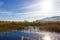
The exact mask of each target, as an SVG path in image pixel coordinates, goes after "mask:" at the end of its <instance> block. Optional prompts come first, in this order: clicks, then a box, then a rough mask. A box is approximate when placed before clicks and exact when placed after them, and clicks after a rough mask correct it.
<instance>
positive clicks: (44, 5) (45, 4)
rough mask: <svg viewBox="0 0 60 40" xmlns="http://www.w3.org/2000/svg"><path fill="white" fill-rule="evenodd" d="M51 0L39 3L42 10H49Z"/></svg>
mask: <svg viewBox="0 0 60 40" xmlns="http://www.w3.org/2000/svg"><path fill="white" fill-rule="evenodd" d="M52 2H53V1H52V0H43V1H42V3H41V7H42V11H47V12H49V11H50V10H52Z"/></svg>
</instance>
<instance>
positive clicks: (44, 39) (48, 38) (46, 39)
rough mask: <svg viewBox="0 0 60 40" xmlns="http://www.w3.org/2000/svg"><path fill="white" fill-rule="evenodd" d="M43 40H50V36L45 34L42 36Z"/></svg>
mask: <svg viewBox="0 0 60 40" xmlns="http://www.w3.org/2000/svg"><path fill="white" fill-rule="evenodd" d="M43 40H52V38H51V37H50V35H48V34H47V35H45V36H44V38H43Z"/></svg>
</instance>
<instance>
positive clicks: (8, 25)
mask: <svg viewBox="0 0 60 40" xmlns="http://www.w3.org/2000/svg"><path fill="white" fill-rule="evenodd" d="M28 26H37V27H39V29H40V30H48V31H55V32H60V21H56V22H9V21H0V31H11V30H23V29H24V28H25V27H28Z"/></svg>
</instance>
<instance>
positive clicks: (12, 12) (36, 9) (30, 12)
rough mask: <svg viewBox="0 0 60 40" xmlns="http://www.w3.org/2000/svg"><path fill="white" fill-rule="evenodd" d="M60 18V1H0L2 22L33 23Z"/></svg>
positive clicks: (0, 18)
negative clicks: (50, 18) (49, 18)
mask: <svg viewBox="0 0 60 40" xmlns="http://www.w3.org/2000/svg"><path fill="white" fill-rule="evenodd" d="M51 16H60V0H0V20H4V21H24V20H28V21H33V20H39V19H42V18H45V17H51Z"/></svg>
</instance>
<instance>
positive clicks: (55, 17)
mask: <svg viewBox="0 0 60 40" xmlns="http://www.w3.org/2000/svg"><path fill="white" fill-rule="evenodd" d="M46 21H60V16H53V17H47V18H44V19H41V20H36V22H46Z"/></svg>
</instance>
